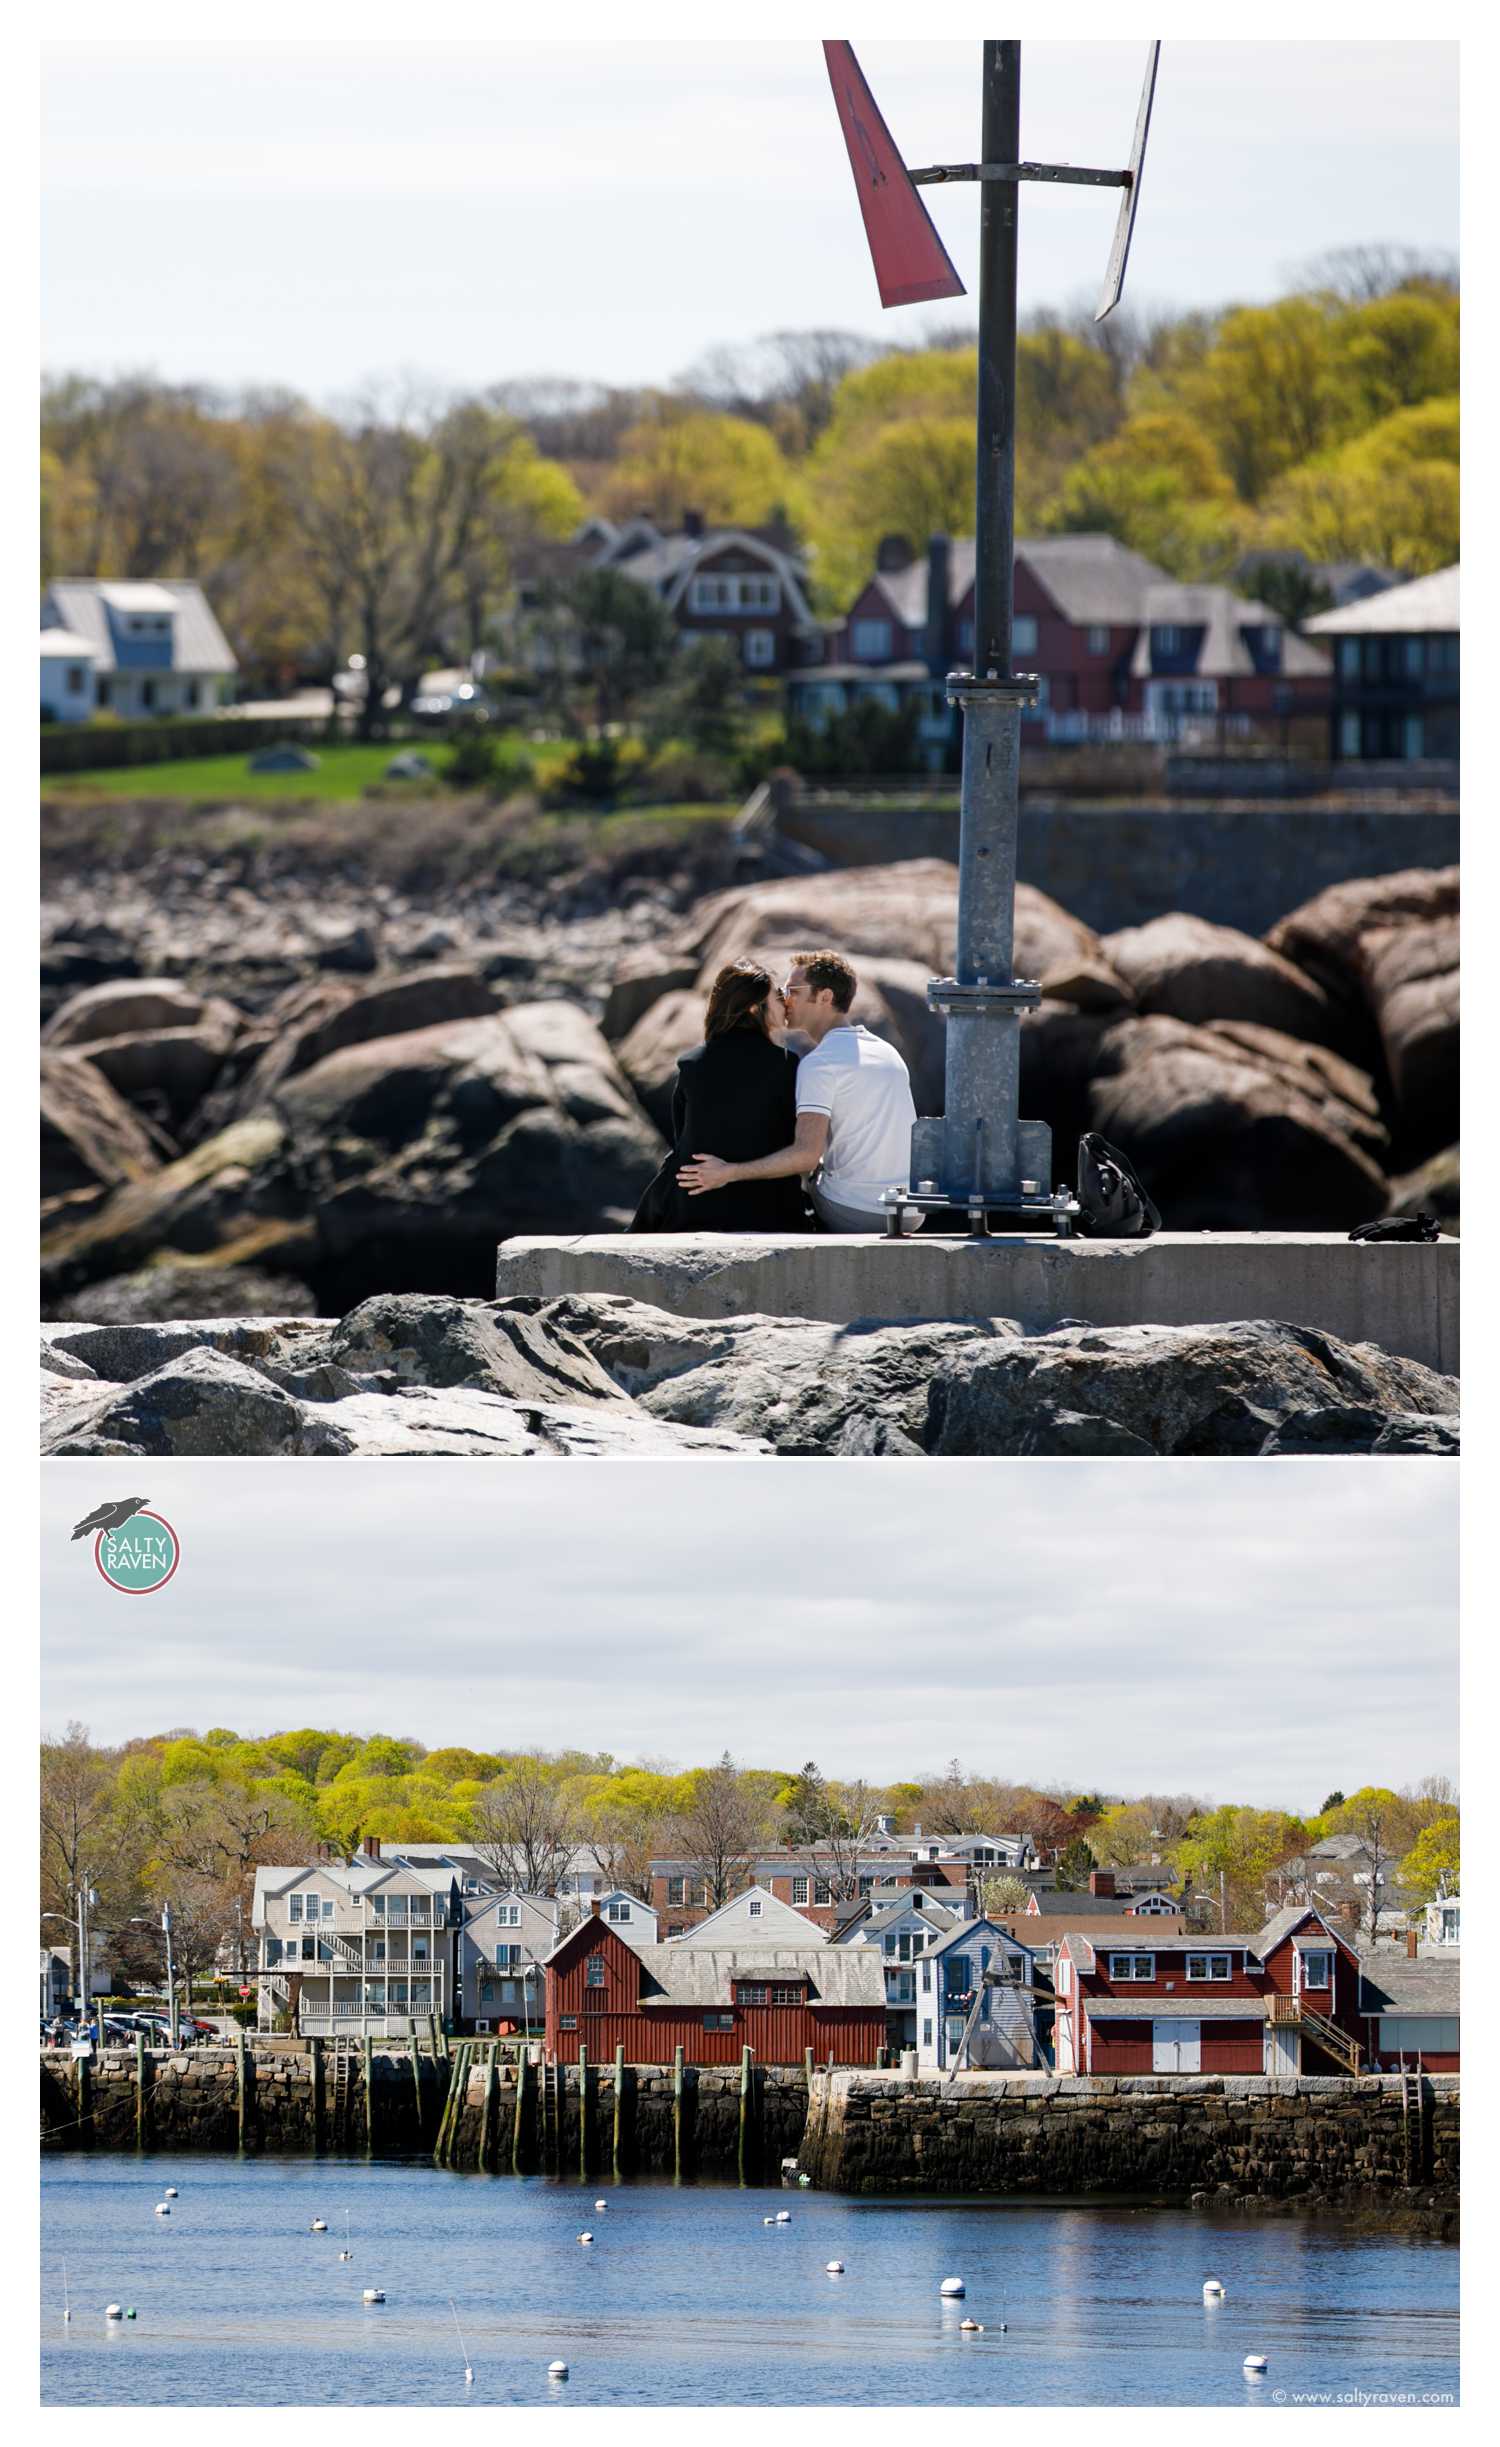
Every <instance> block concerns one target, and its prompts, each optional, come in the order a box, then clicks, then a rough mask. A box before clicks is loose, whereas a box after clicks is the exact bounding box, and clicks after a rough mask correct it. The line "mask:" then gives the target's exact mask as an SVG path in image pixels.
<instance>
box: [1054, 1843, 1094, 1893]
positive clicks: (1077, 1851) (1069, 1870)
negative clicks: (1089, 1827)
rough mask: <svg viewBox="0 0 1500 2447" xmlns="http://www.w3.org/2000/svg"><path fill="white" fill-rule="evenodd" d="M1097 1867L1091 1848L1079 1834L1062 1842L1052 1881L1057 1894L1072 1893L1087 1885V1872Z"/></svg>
mask: <svg viewBox="0 0 1500 2447" xmlns="http://www.w3.org/2000/svg"><path fill="white" fill-rule="evenodd" d="M1097 1867H1098V1863H1097V1862H1096V1860H1095V1858H1094V1854H1093V1850H1092V1848H1091V1847H1090V1846H1089V1845H1088V1844H1086V1843H1085V1842H1084V1840H1083V1837H1082V1836H1081V1835H1075V1836H1074V1837H1073V1839H1072V1841H1071V1843H1067V1844H1064V1846H1063V1848H1062V1850H1061V1852H1060V1853H1059V1854H1058V1856H1057V1868H1056V1871H1055V1872H1054V1877H1053V1883H1054V1885H1055V1886H1056V1888H1057V1891H1058V1892H1059V1894H1073V1893H1075V1892H1076V1891H1077V1890H1078V1889H1079V1888H1080V1887H1084V1886H1087V1884H1088V1882H1089V1872H1090V1871H1091V1870H1092V1869H1095V1868H1097Z"/></svg>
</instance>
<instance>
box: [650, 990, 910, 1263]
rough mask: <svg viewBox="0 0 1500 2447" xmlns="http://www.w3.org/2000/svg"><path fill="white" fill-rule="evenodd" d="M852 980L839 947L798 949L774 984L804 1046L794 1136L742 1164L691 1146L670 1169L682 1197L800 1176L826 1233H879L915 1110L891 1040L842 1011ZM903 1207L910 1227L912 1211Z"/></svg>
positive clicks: (902, 1176) (903, 1171) (902, 1178)
mask: <svg viewBox="0 0 1500 2447" xmlns="http://www.w3.org/2000/svg"><path fill="white" fill-rule="evenodd" d="M858 986H859V980H858V978H857V977H856V976H855V974H854V971H853V969H852V968H851V967H850V966H849V963H848V961H847V960H845V959H844V957H843V956H842V954H841V953H839V952H833V951H823V952H799V953H798V955H797V958H796V960H795V961H794V963H793V965H792V970H791V974H790V975H789V977H788V978H787V981H786V984H785V986H784V988H783V989H782V991H783V994H784V997H785V1001H786V1016H787V1029H788V1034H789V1037H790V1038H791V1039H792V1041H794V1042H795V1041H796V1040H797V1039H798V1038H799V1037H800V1039H801V1040H802V1041H803V1042H804V1043H806V1045H807V1046H808V1051H807V1052H806V1053H804V1054H803V1056H802V1059H801V1061H800V1062H799V1063H798V1065H797V1135H796V1138H795V1139H794V1140H793V1142H792V1144H791V1146H790V1147H779V1148H777V1149H776V1150H775V1152H774V1153H773V1154H771V1155H767V1156H756V1157H755V1158H753V1159H752V1160H750V1161H748V1162H746V1163H743V1164H727V1163H725V1162H724V1161H723V1160H722V1159H721V1158H720V1157H718V1156H715V1155H705V1154H700V1153H698V1152H697V1151H696V1150H695V1152H694V1155H693V1159H692V1162H691V1163H690V1164H683V1165H681V1166H679V1168H678V1174H677V1178H678V1180H679V1182H680V1183H681V1184H682V1187H683V1188H684V1189H685V1190H686V1191H687V1192H688V1194H689V1196H690V1197H695V1198H696V1197H701V1196H702V1194H703V1193H704V1191H705V1190H715V1189H722V1188H723V1187H724V1185H725V1183H726V1182H730V1181H773V1180H776V1179H778V1178H780V1177H781V1176H782V1175H784V1174H787V1173H800V1174H801V1175H802V1176H803V1177H804V1178H805V1179H806V1180H807V1190H808V1196H809V1197H810V1198H811V1200H812V1203H813V1206H814V1208H815V1210H816V1212H817V1216H818V1220H819V1221H820V1223H821V1224H822V1226H823V1229H824V1231H825V1232H880V1231H883V1230H884V1228H885V1220H886V1208H885V1206H884V1204H883V1201H882V1197H881V1193H882V1191H884V1190H887V1189H904V1188H905V1187H906V1185H907V1182H908V1180H909V1178H910V1173H911V1131H912V1124H913V1122H914V1121H915V1120H916V1117H917V1109H916V1106H915V1105H914V1104H913V1102H912V1093H911V1078H910V1075H909V1073H908V1071H907V1068H906V1064H905V1063H904V1062H903V1061H902V1059H901V1056H900V1055H899V1054H898V1053H897V1051H896V1049H895V1047H894V1045H887V1044H886V1042H885V1040H884V1039H883V1038H882V1037H876V1036H872V1035H871V1034H870V1031H869V1029H868V1028H863V1027H861V1026H860V1025H859V1024H858V1023H857V1022H856V1021H853V1020H851V1019H850V1017H849V1012H850V1007H851V1005H852V1004H853V1001H854V997H855V994H856V992H857V990H858ZM905 1213H906V1224H907V1228H908V1230H911V1231H915V1230H916V1229H917V1228H918V1226H919V1225H920V1224H921V1222H922V1216H921V1213H920V1211H919V1210H918V1209H916V1208H908V1209H907V1210H906V1211H905Z"/></svg>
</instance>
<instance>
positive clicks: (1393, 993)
mask: <svg viewBox="0 0 1500 2447" xmlns="http://www.w3.org/2000/svg"><path fill="white" fill-rule="evenodd" d="M1360 961H1361V967H1362V970H1363V975H1364V981H1365V992H1366V994H1367V995H1368V997H1369V1002H1370V1008H1371V1010H1372V1011H1373V1013H1374V1015H1375V1023H1376V1026H1377V1027H1378V1028H1379V1030H1380V1042H1381V1047H1382V1049H1383V1051H1384V1054H1385V1061H1386V1069H1387V1072H1388V1073H1389V1076H1390V1082H1391V1093H1392V1096H1393V1097H1394V1099H1395V1106H1396V1113H1397V1116H1398V1127H1399V1131H1400V1135H1401V1139H1402V1143H1403V1145H1404V1146H1405V1147H1406V1148H1407V1149H1408V1150H1409V1151H1410V1152H1411V1153H1413V1154H1419V1155H1432V1154H1435V1153H1436V1152H1437V1151H1438V1150H1439V1149H1440V1148H1442V1147H1445V1146H1446V1145H1447V1144H1448V1143H1449V1141H1450V1140H1451V1139H1453V1138H1455V1137H1456V1136H1457V1134H1458V1020H1459V1011H1458V1004H1459V995H1458V920H1457V918H1431V919H1428V920H1426V921H1414V922H1413V923H1412V924H1411V925H1409V926H1401V927H1388V928H1387V927H1373V928H1371V930H1370V931H1369V932H1368V933H1367V934H1365V935H1363V936H1362V937H1361V939H1360Z"/></svg>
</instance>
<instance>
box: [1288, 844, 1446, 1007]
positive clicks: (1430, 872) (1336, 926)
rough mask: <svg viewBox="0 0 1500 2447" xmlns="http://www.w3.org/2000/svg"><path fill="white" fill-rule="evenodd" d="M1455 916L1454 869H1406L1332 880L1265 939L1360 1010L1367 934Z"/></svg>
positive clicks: (1336, 997)
mask: <svg viewBox="0 0 1500 2447" xmlns="http://www.w3.org/2000/svg"><path fill="white" fill-rule="evenodd" d="M1457 916H1458V869H1457V867H1407V868H1404V869H1403V870H1402V872H1401V873H1400V874H1397V875H1377V876H1372V877H1369V878H1362V879H1361V880H1359V881H1357V882H1354V883H1347V884H1330V885H1329V887H1328V890H1327V891H1326V892H1320V893H1319V894H1318V895H1317V897H1316V898H1315V899H1314V900H1311V901H1304V903H1303V904H1302V906H1301V908H1300V909H1293V910H1291V911H1290V912H1289V913H1288V915H1287V916H1286V917H1284V918H1280V919H1278V920H1277V922H1276V924H1275V925H1274V926H1273V927H1272V928H1271V931H1270V933H1269V934H1268V935H1267V937H1266V942H1267V944H1268V946H1269V947H1270V949H1271V950H1272V951H1273V952H1278V953H1279V954H1280V955H1281V957H1282V958H1283V959H1285V960H1290V961H1291V962H1293V964H1294V965H1295V966H1296V967H1297V968H1299V969H1302V970H1304V971H1305V973H1306V974H1307V975H1308V976H1309V977H1312V978H1315V979H1316V980H1317V981H1318V983H1319V984H1320V985H1321V986H1323V987H1324V989H1325V990H1326V992H1327V993H1328V994H1329V995H1330V997H1332V999H1333V1000H1334V1001H1336V1002H1341V1003H1342V1004H1343V1005H1344V1006H1345V1008H1346V1009H1347V1010H1349V1011H1351V1012H1355V1013H1358V1012H1359V1011H1361V1010H1362V1009H1363V1007H1364V1002H1365V980H1366V970H1365V955H1364V951H1363V948H1362V944H1363V938H1364V937H1365V936H1366V935H1369V934H1376V933H1379V934H1385V933H1389V932H1390V931H1391V929H1392V928H1399V927H1403V926H1409V925H1412V924H1421V925H1427V924H1431V923H1433V922H1434V921H1435V920H1438V919H1443V918H1456V917H1457Z"/></svg>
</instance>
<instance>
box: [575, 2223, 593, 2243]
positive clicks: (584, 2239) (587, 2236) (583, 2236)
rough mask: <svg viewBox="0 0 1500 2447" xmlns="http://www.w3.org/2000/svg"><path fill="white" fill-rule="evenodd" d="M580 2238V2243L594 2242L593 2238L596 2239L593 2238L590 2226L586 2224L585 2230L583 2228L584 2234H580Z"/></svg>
mask: <svg viewBox="0 0 1500 2447" xmlns="http://www.w3.org/2000/svg"><path fill="white" fill-rule="evenodd" d="M578 2240H579V2242H580V2243H592V2242H593V2240H594V2238H593V2236H592V2235H591V2234H590V2233H589V2230H588V2228H587V2227H586V2226H585V2228H584V2230H583V2232H582V2234H581V2235H580V2236H579V2238H578Z"/></svg>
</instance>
